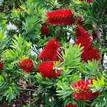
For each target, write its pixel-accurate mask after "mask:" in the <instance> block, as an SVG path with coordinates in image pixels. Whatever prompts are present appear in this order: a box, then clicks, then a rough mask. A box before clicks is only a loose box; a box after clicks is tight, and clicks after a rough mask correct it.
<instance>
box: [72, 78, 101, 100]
mask: <svg viewBox="0 0 107 107" xmlns="http://www.w3.org/2000/svg"><path fill="white" fill-rule="evenodd" d="M93 80H94V79H87V80H79V81H77V82H75V83H73V84H72V87H73V88H74V89H75V91H76V92H74V93H73V94H72V96H73V97H74V98H75V99H76V100H92V99H94V98H96V97H97V96H98V95H99V92H98V91H97V92H92V91H91V89H90V86H91V85H92V84H93Z"/></svg>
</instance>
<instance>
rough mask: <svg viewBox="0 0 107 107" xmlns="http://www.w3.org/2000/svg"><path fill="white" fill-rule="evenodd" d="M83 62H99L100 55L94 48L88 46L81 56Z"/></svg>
mask: <svg viewBox="0 0 107 107" xmlns="http://www.w3.org/2000/svg"><path fill="white" fill-rule="evenodd" d="M81 57H82V59H83V61H85V62H87V60H92V59H95V60H99V59H100V58H101V53H100V51H99V50H98V49H96V48H95V47H94V46H90V47H89V48H88V49H87V50H84V51H83V53H82V55H81Z"/></svg>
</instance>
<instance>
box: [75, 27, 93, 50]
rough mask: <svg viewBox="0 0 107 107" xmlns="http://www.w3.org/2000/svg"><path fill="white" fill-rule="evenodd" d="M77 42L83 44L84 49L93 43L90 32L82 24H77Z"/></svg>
mask: <svg viewBox="0 0 107 107" xmlns="http://www.w3.org/2000/svg"><path fill="white" fill-rule="evenodd" d="M76 36H77V38H76V42H75V43H76V44H81V46H83V47H84V50H86V49H87V48H89V47H90V45H91V44H92V38H91V36H90V35H89V34H88V32H87V31H86V30H85V29H84V28H83V27H82V26H77V28H76Z"/></svg>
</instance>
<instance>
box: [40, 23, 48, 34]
mask: <svg viewBox="0 0 107 107" xmlns="http://www.w3.org/2000/svg"><path fill="white" fill-rule="evenodd" d="M41 33H42V35H48V34H49V28H48V26H47V25H46V24H43V25H42V26H41Z"/></svg>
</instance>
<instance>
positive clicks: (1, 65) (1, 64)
mask: <svg viewBox="0 0 107 107" xmlns="http://www.w3.org/2000/svg"><path fill="white" fill-rule="evenodd" d="M3 67H4V64H3V63H2V62H1V61H0V70H2V69H3Z"/></svg>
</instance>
